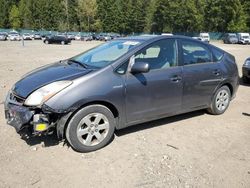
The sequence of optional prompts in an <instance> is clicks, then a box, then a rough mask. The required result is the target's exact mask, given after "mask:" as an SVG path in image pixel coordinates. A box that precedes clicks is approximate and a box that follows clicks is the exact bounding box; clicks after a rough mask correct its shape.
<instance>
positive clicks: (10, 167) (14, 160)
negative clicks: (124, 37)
mask: <svg viewBox="0 0 250 188" xmlns="http://www.w3.org/2000/svg"><path fill="white" fill-rule="evenodd" d="M97 44H100V43H99V42H75V41H74V42H73V43H72V44H71V45H65V46H61V45H45V44H43V43H42V42H41V41H29V42H25V47H22V45H21V42H8V41H7V42H0V65H1V69H0V134H1V136H0V172H1V175H0V187H80V186H84V187H108V188H110V187H126V188H127V187H218V188H221V187H235V188H240V187H250V144H249V143H250V136H249V135H250V117H248V116H245V115H243V113H250V97H249V96H250V86H249V85H240V87H239V90H238V93H237V97H236V99H235V100H233V101H232V103H231V105H230V107H229V109H228V110H227V111H226V113H225V114H223V115H221V116H213V115H209V114H207V113H206V112H205V111H197V112H192V113H188V114H184V115H179V116H175V117H171V118H166V119H162V120H158V121H154V122H150V123H144V124H142V125H137V126H133V127H130V128H126V129H124V130H120V131H117V132H116V137H115V139H114V140H113V141H112V143H111V144H110V145H108V146H107V147H105V148H103V149H101V150H99V151H96V152H92V153H87V154H81V153H77V152H75V151H73V150H72V149H71V148H70V147H68V146H67V145H65V144H64V143H62V142H60V143H59V142H58V140H57V139H56V137H55V136H53V135H52V136H48V137H36V138H31V139H29V140H24V139H21V138H20V136H19V135H18V134H16V132H15V130H14V129H13V128H12V127H10V126H8V125H7V124H6V121H5V119H4V111H3V101H4V99H5V95H6V93H7V91H8V90H9V89H10V88H11V86H12V85H13V84H14V83H15V82H16V81H17V80H19V79H20V77H21V76H22V75H23V74H25V73H27V72H28V71H30V70H32V69H34V68H36V67H39V66H42V65H45V64H48V63H52V62H55V61H58V60H61V59H64V58H68V57H71V56H73V55H76V54H78V53H80V52H82V51H85V50H87V49H89V48H91V47H93V46H96V45H97ZM214 44H215V45H216V46H218V47H221V48H222V49H225V50H226V51H228V52H231V53H232V54H233V55H235V57H236V59H237V62H238V65H239V71H240V75H241V66H242V64H243V62H244V60H245V59H246V58H247V57H248V56H250V46H241V45H224V44H222V43H218V42H217V43H214Z"/></svg>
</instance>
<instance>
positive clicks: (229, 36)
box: [223, 33, 238, 44]
mask: <svg viewBox="0 0 250 188" xmlns="http://www.w3.org/2000/svg"><path fill="white" fill-rule="evenodd" d="M223 42H224V43H225V44H237V43H238V38H237V35H236V33H226V34H225V36H224V37H223Z"/></svg>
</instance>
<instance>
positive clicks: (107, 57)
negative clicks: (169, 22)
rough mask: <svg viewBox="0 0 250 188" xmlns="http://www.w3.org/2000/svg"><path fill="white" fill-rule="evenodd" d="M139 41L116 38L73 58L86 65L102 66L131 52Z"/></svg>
mask: <svg viewBox="0 0 250 188" xmlns="http://www.w3.org/2000/svg"><path fill="white" fill-rule="evenodd" d="M139 44H140V42H138V41H125V40H116V41H111V42H108V43H105V44H103V45H100V46H98V47H96V48H93V49H91V50H89V51H87V52H84V53H82V54H80V55H77V56H75V57H73V58H72V60H74V61H78V62H80V63H82V64H84V65H87V66H91V67H95V68H102V67H106V66H107V65H110V64H111V63H112V62H114V61H115V60H117V59H118V58H120V57H121V56H123V55H124V54H126V53H127V52H129V51H130V50H131V49H132V48H133V47H135V46H136V45H139Z"/></svg>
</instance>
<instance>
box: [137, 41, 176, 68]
mask: <svg viewBox="0 0 250 188" xmlns="http://www.w3.org/2000/svg"><path fill="white" fill-rule="evenodd" d="M176 51H177V44H176V40H175V39H165V40H160V41H157V42H154V43H153V44H151V45H149V46H147V47H146V48H144V49H142V50H140V51H139V52H138V53H136V54H135V63H136V62H145V63H148V64H149V66H150V69H151V70H157V69H166V68H170V67H174V66H177V52H176Z"/></svg>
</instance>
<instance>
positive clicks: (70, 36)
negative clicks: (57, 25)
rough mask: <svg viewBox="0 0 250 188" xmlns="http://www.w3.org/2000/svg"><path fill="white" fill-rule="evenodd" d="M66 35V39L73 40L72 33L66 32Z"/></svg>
mask: <svg viewBox="0 0 250 188" xmlns="http://www.w3.org/2000/svg"><path fill="white" fill-rule="evenodd" d="M66 35H67V37H68V39H70V40H75V37H76V36H75V35H74V34H72V33H67V34H66Z"/></svg>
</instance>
